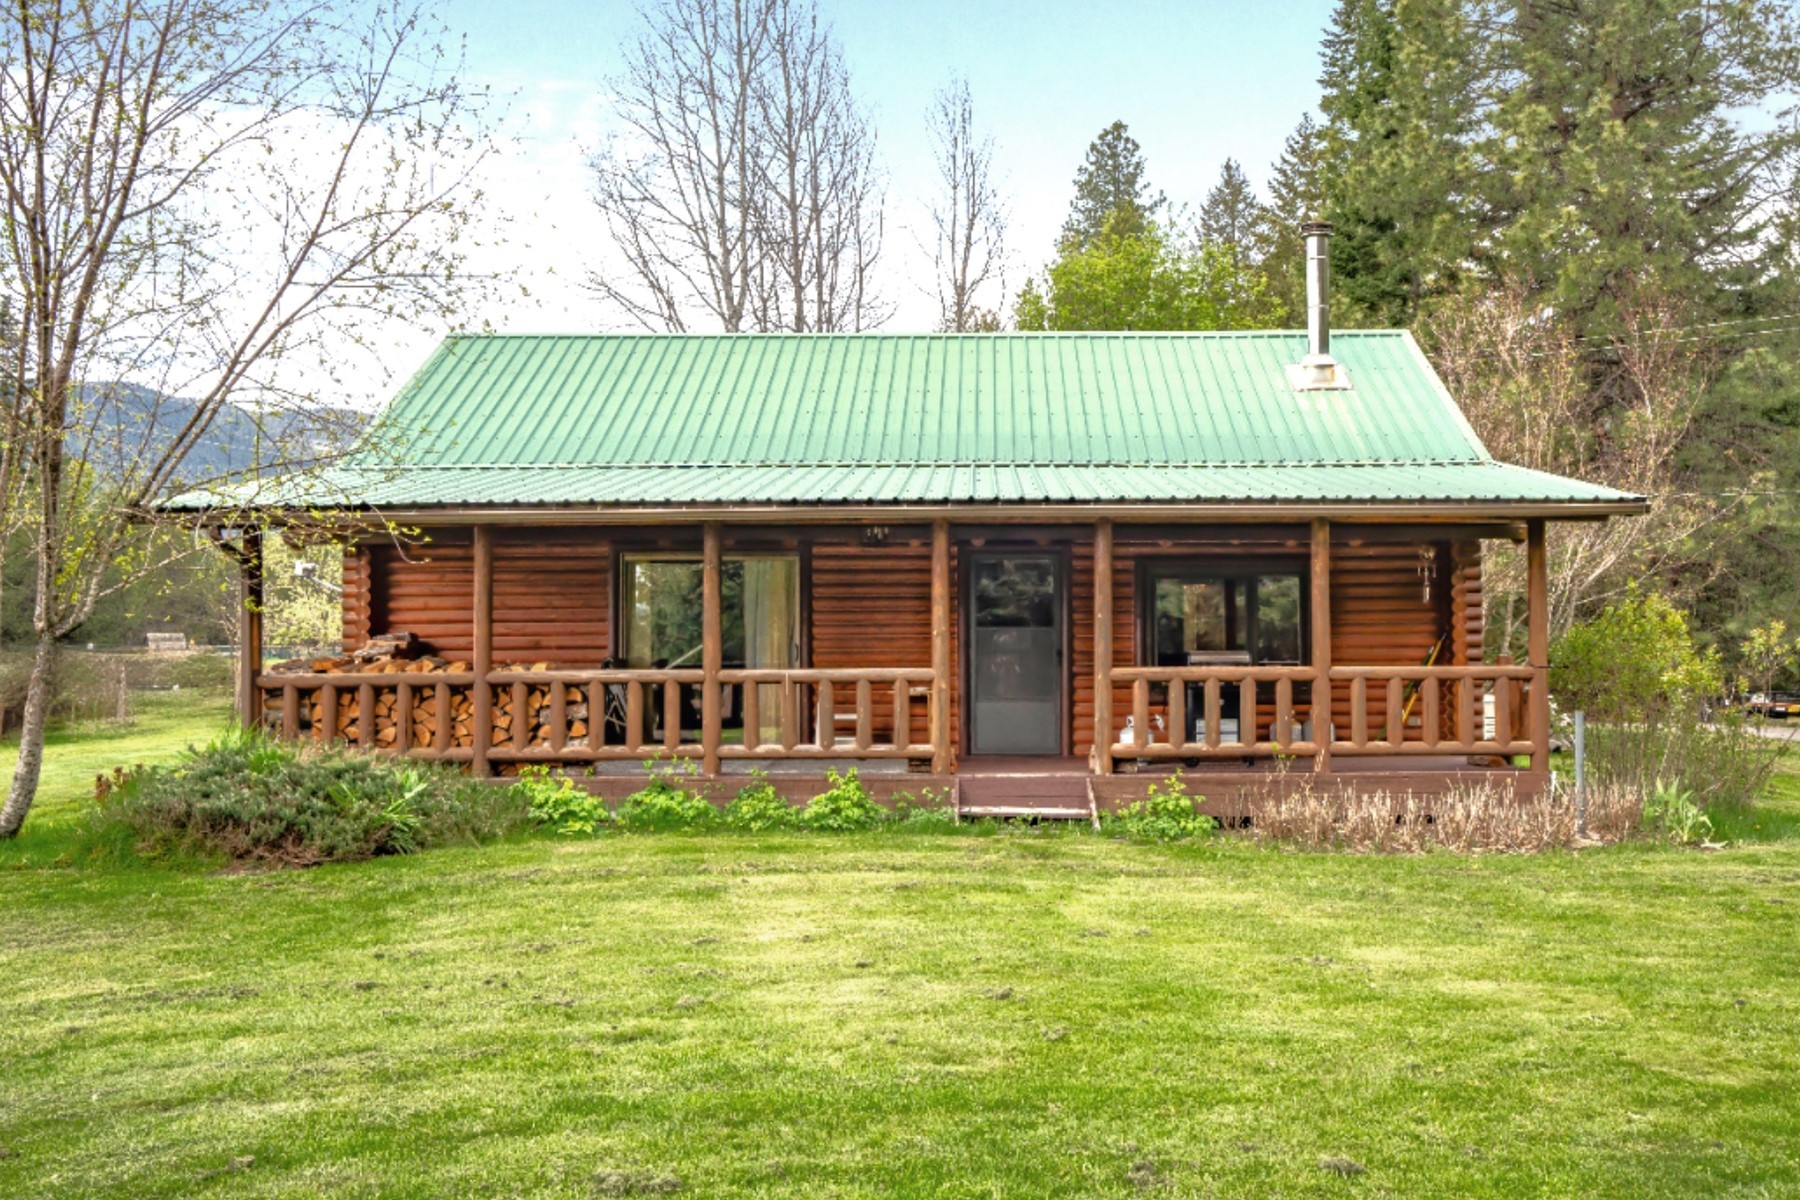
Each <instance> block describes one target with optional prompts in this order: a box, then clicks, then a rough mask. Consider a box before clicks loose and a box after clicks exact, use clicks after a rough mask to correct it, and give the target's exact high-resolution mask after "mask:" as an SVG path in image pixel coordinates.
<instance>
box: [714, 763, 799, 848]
mask: <svg viewBox="0 0 1800 1200" xmlns="http://www.w3.org/2000/svg"><path fill="white" fill-rule="evenodd" d="M724 821H725V824H726V825H727V826H729V827H730V828H732V829H742V830H745V831H747V832H750V833H764V832H766V831H768V830H771V829H791V828H793V827H794V826H796V825H798V824H799V823H800V813H799V810H798V809H796V808H795V807H794V806H793V805H791V804H789V803H788V802H787V801H786V800H784V799H783V798H782V796H781V793H780V792H778V791H776V790H775V785H774V784H772V783H770V782H769V777H768V775H767V774H766V773H765V772H763V771H762V770H761V769H760V768H759V769H757V770H755V771H753V772H751V774H750V782H749V783H747V784H745V785H744V786H743V787H742V788H740V789H738V794H737V795H736V796H734V797H733V798H732V801H731V803H730V804H727V805H726V806H725V813H724Z"/></svg>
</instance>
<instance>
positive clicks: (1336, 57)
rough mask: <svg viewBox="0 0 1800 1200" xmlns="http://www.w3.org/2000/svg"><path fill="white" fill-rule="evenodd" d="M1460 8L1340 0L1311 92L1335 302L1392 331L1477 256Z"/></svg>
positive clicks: (1420, 0) (1466, 15)
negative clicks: (1317, 118)
mask: <svg viewBox="0 0 1800 1200" xmlns="http://www.w3.org/2000/svg"><path fill="white" fill-rule="evenodd" d="M1474 7H1475V6H1474V5H1473V4H1472V3H1469V2H1468V0H1339V4H1338V7H1337V10H1336V12H1335V13H1334V14H1333V16H1332V24H1331V27H1330V29H1329V30H1328V31H1327V33H1326V36H1325V43H1324V49H1323V51H1322V53H1323V59H1324V69H1323V72H1322V74H1321V76H1320V79H1319V83H1320V87H1321V89H1322V91H1323V95H1322V97H1321V100H1320V107H1321V109H1322V110H1323V111H1324V114H1325V125H1324V131H1323V142H1324V159H1325V162H1326V163H1327V167H1326V169H1325V171H1324V173H1323V175H1322V179H1323V192H1324V201H1325V210H1326V211H1325V216H1326V217H1327V218H1328V219H1329V220H1331V221H1332V222H1333V224H1335V225H1336V226H1337V239H1336V241H1335V243H1334V244H1333V247H1332V275H1333V278H1334V280H1335V283H1334V303H1335V304H1336V305H1337V307H1338V308H1339V309H1340V310H1341V311H1342V312H1343V313H1344V314H1345V316H1346V317H1347V318H1348V319H1349V320H1352V321H1358V322H1362V323H1370V324H1377V325H1401V324H1405V323H1407V322H1409V321H1411V320H1412V319H1413V317H1414V316H1415V315H1416V314H1417V313H1418V311H1419V307H1420V305H1421V303H1423V302H1424V301H1426V300H1428V299H1429V298H1430V297H1432V296H1435V295H1441V294H1444V293H1446V292H1449V291H1453V290H1454V289H1455V288H1456V287H1457V286H1458V281H1459V278H1460V274H1461V272H1462V271H1463V270H1464V268H1465V267H1466V266H1467V264H1468V261H1469V258H1470V256H1471V255H1472V254H1473V252H1474V249H1475V247H1476V245H1477V241H1478V238H1477V234H1476V222H1475V217H1476V213H1475V210H1474V208H1473V207H1472V206H1471V205H1470V204H1469V203H1468V199H1469V195H1470V190H1471V188H1470V181H1471V179H1472V177H1473V176H1474V175H1475V172H1474V170H1473V169H1472V167H1471V165H1470V164H1471V153H1470V152H1471V145H1470V142H1471V135H1472V134H1473V132H1474V130H1475V129H1476V127H1477V125H1478V119H1479V117H1478V111H1477V103H1476V101H1477V89H1476V85H1477V82H1478V80H1479V74H1478V71H1479V56H1478V53H1477V51H1478V48H1479V46H1478V39H1477V37H1476V31H1475V29H1474V26H1473V21H1472V14H1471V12H1470V11H1469V10H1470V9H1472V8H1474Z"/></svg>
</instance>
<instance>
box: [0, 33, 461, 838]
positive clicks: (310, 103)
mask: <svg viewBox="0 0 1800 1200" xmlns="http://www.w3.org/2000/svg"><path fill="white" fill-rule="evenodd" d="M432 40H433V39H432V38H431V37H429V36H428V31H422V30H421V28H420V25H419V18H418V14H417V13H416V12H415V11H410V10H395V9H393V8H389V7H385V6H377V7H375V8H373V9H366V8H364V9H359V10H351V9H349V8H348V6H346V7H345V8H344V9H340V8H339V7H337V6H336V5H334V4H333V3H331V2H330V0H317V2H311V3H308V2H305V0H301V2H299V3H293V4H284V3H280V2H279V0H277V2H274V3H271V2H270V0H154V2H149V3H146V2H144V0H87V2H85V3H81V4H62V3H55V2H48V0H47V2H44V3H21V4H19V5H17V6H15V7H14V8H13V9H12V11H11V12H10V13H9V14H8V15H6V16H5V17H4V18H0V55H3V60H0V193H3V195H0V201H3V202H4V205H5V222H4V237H5V244H4V247H3V253H0V282H3V285H4V288H5V291H6V292H7V293H8V294H10V295H13V296H16V297H17V313H16V316H15V318H14V328H13V331H12V336H11V337H9V338H8V339H7V340H6V342H5V346H4V349H5V353H6V355H7V363H6V374H7V380H6V383H5V385H4V386H5V389H6V396H5V400H6V411H5V417H4V426H3V428H0V435H3V437H0V507H3V509H4V516H5V518H6V520H8V521H11V520H16V521H17V522H18V525H19V527H20V528H22V529H23V530H25V531H26V532H27V533H28V534H29V539H30V543H31V551H32V567H33V570H32V580H31V586H32V591H33V596H32V605H33V610H32V631H33V640H34V652H33V662H32V669H31V674H30V680H29V684H28V687H27V692H26V700H25V706H24V714H23V727H22V730H21V734H20V746H19V758H18V763H17V766H16V767H15V769H14V772H13V778H12V785H11V789H10V792H9V794H8V796H7V800H6V804H5V806H4V809H3V810H0V836H11V835H12V834H14V833H16V832H17V831H18V830H19V828H20V826H21V825H22V823H23V822H24V820H25V817H26V815H27V813H28V812H29V811H30V808H31V804H32V801H33V799H34V797H35V796H36V792H37V783H38V776H39V770H40V767H41V764H42V758H43V739H44V727H45V721H46V717H47V712H48V702H49V699H50V695H51V691H52V687H53V684H54V680H55V675H56V670H57V656H56V650H57V642H58V640H59V639H60V638H63V637H66V636H67V635H68V634H69V633H70V632H71V631H73V630H74V629H75V628H76V627H78V626H79V625H80V624H81V623H82V622H83V621H84V620H85V619H87V617H88V616H89V615H90V614H91V613H92V612H93V609H94V605H95V602H96V601H97V600H98V599H99V598H100V597H101V596H102V595H103V594H104V593H105V591H106V590H107V588H108V587H109V586H113V584H112V583H109V581H117V580H118V579H119V578H121V577H125V578H131V577H134V576H135V575H137V574H141V573H142V572H143V571H146V570H151V569H155V567H156V566H157V565H158V564H157V563H156V562H154V561H151V560H149V559H145V558H142V557H141V555H142V554H143V553H144V548H145V547H146V546H147V545H150V544H153V543H155V542H160V543H163V544H167V543H169V542H172V541H177V540H179V539H171V538H162V539H148V538H145V537H143V536H141V535H142V532H143V526H145V525H152V526H153V525H156V524H159V523H160V524H172V523H176V518H175V517H174V516H173V514H171V513H170V512H168V511H167V510H165V509H163V508H162V507H161V506H160V505H159V503H158V501H159V500H160V499H162V498H164V497H166V496H168V495H169V494H170V493H171V492H172V491H173V490H176V489H179V488H184V487H190V486H195V485H200V484H205V483H208V482H217V481H207V480H200V479H195V478H193V477H192V475H191V474H184V471H185V470H186V467H185V464H187V463H188V462H189V459H190V455H191V453H192V452H193V451H194V449H195V448H196V447H198V446H200V445H202V444H203V443H204V442H205V439H206V438H207V435H208V431H209V430H210V429H211V428H212V427H213V425H214V423H215V422H216V421H217V420H218V419H219V417H220V416H221V414H223V413H225V412H226V410H227V406H231V405H235V406H237V409H236V411H239V412H254V413H255V414H257V415H258V417H259V419H261V418H273V417H277V416H281V415H291V414H293V413H296V412H305V411H307V410H309V409H316V408H317V407H318V406H319V403H320V402H319V401H318V400H317V399H316V398H315V397H313V396H311V395H308V394H306V392H305V391H304V390H298V389H296V387H295V386H294V384H293V378H294V376H293V364H294V362H295V361H296V360H297V359H301V358H305V357H307V356H309V355H311V354H314V353H316V352H317V350H318V349H319V347H320V345H321V344H322V343H324V342H329V345H330V347H331V355H330V357H331V358H332V360H334V361H336V362H340V363H345V362H351V361H353V360H354V357H355V350H356V348H357V347H358V346H359V345H361V346H367V342H366V340H365V339H366V338H367V331H368V330H369V329H370V328H371V327H372V326H373V325H375V324H376V323H377V322H378V321H380V320H382V319H385V318H392V317H396V316H404V317H405V318H406V319H408V320H412V321H419V320H436V319H449V318H450V317H451V316H452V314H453V312H454V310H455V306H456V303H457V299H458V296H459V294H460V292H461V287H462V280H463V252H462V249H461V238H462V235H463V231H464V230H465V228H466V225H467V222H468V213H467V211H466V210H465V209H463V208H461V207H459V205H458V204H457V201H458V198H459V196H460V194H461V193H462V191H463V189H464V187H465V185H466V184H467V182H468V173H469V172H470V171H472V170H473V169H474V164H475V163H476V162H477V161H478V160H479V154H478V153H477V150H478V148H479V134H478V133H471V132H469V130H470V129H471V128H473V127H472V126H470V125H469V120H470V117H471V115H472V114H471V110H470V107H469V103H468V100H467V98H466V97H465V96H464V94H463V92H462V90H461V88H460V86H459V85H458V83H457V81H456V79H455V76H454V73H453V72H447V71H446V69H445V64H444V62H443V58H442V54H441V52H440V51H439V50H437V49H436V48H435V47H434V46H432V45H431V42H432ZM121 381H124V382H121ZM127 384H129V385H131V386H133V387H135V389H136V390H135V393H134V394H135V395H136V396H138V397H139V402H138V406H137V407H136V408H133V409H129V410H125V409H122V408H121V401H120V396H121V388H123V387H125V386H127ZM174 397H181V399H179V400H177V399H174ZM122 413H123V414H125V415H121V414H122ZM267 427H268V428H269V430H270V434H269V437H270V444H269V445H266V446H261V447H259V448H258V451H259V453H258V458H259V459H260V460H261V461H262V462H263V463H264V464H270V465H277V466H279V465H280V464H281V463H283V462H288V463H291V462H294V461H296V456H299V457H316V456H317V453H318V452H317V449H316V447H312V446H309V445H302V446H298V447H283V446H282V445H280V444H279V443H280V440H281V438H282V437H283V436H284V435H283V433H282V432H281V431H282V430H284V429H287V430H291V429H293V428H295V427H296V426H295V425H294V424H293V423H292V422H291V421H280V420H273V419H271V420H268V421H267ZM303 440H304V439H303ZM220 495H221V497H222V498H223V496H224V495H225V493H220ZM227 515H228V516H229V514H227ZM254 519H255V518H254V515H253V514H249V513H246V514H244V515H243V516H242V517H241V518H240V519H239V522H238V523H242V524H247V523H249V522H252V521H254ZM3 524H4V522H0V525H3ZM195 540H196V539H195V538H193V537H189V538H187V539H186V542H187V544H188V546H190V547H191V546H193V545H194V543H195ZM186 552H188V553H192V552H193V551H192V550H188V551H186ZM134 556H139V557H134Z"/></svg>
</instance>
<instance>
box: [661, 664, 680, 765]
mask: <svg viewBox="0 0 1800 1200" xmlns="http://www.w3.org/2000/svg"><path fill="white" fill-rule="evenodd" d="M679 745H681V685H680V684H679V683H676V682H675V681H674V680H673V679H665V680H663V749H664V750H668V751H670V752H671V753H673V752H674V750H675V748H676V747H677V746H679Z"/></svg>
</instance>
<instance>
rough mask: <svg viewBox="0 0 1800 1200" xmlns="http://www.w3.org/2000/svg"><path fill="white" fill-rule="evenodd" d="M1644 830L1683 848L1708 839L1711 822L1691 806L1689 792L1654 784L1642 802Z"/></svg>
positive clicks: (1676, 785)
mask: <svg viewBox="0 0 1800 1200" xmlns="http://www.w3.org/2000/svg"><path fill="white" fill-rule="evenodd" d="M1644 827H1645V828H1646V829H1651V830H1654V831H1656V832H1658V833H1661V834H1664V835H1666V836H1667V837H1668V839H1669V840H1670V841H1672V842H1678V843H1680V844H1682V845H1687V844H1690V843H1692V842H1703V841H1705V840H1707V839H1708V838H1710V837H1711V836H1712V831H1713V825H1712V818H1711V817H1709V816H1707V815H1706V813H1705V812H1704V811H1703V810H1702V809H1701V807H1700V806H1699V805H1698V804H1696V803H1694V795H1693V793H1692V792H1690V791H1688V790H1687V789H1685V788H1683V787H1681V786H1680V785H1678V784H1675V783H1665V782H1663V781H1661V780H1658V781H1657V784H1656V787H1655V789H1654V790H1652V791H1651V793H1650V796H1649V798H1648V799H1647V800H1645V801H1644Z"/></svg>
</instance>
